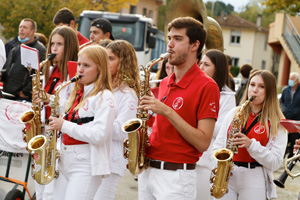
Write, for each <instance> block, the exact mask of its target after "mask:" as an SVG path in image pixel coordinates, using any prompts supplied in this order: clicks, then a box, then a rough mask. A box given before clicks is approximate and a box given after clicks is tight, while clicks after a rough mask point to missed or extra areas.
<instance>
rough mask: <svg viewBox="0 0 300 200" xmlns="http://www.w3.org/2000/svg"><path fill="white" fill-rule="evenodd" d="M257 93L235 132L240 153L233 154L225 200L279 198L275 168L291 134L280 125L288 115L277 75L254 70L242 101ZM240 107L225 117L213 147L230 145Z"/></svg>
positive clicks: (235, 143)
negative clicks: (283, 109)
mask: <svg viewBox="0 0 300 200" xmlns="http://www.w3.org/2000/svg"><path fill="white" fill-rule="evenodd" d="M253 96H254V97H255V98H254V100H253V101H252V102H250V105H248V106H247V107H245V109H244V111H243V113H242V118H243V121H244V124H243V125H242V130H241V132H239V133H235V135H234V139H233V144H234V145H238V153H237V154H235V155H234V156H233V163H234V164H233V170H232V171H231V173H232V174H231V176H230V178H229V183H228V190H229V191H228V193H226V194H225V195H224V196H223V197H222V198H221V199H222V200H224V199H225V200H238V199H242V200H250V199H251V200H252V199H274V198H276V187H275V184H274V183H273V171H275V170H277V169H278V168H279V167H280V165H281V164H282V161H283V156H284V152H285V148H286V144H287V134H286V131H285V130H284V128H283V127H282V126H281V125H280V124H279V121H280V120H281V119H283V118H284V116H283V114H282V112H281V110H280V108H279V103H278V100H277V89H276V79H275V77H274V75H273V74H271V73H270V72H268V71H266V70H257V71H255V72H252V74H251V75H250V78H249V82H248V84H247V89H246V92H245V94H244V97H243V99H242V101H241V103H244V102H245V101H246V100H247V99H249V98H250V97H253ZM239 108H240V107H237V109H238V110H239ZM237 109H236V108H234V109H232V110H231V111H230V112H229V113H228V115H227V116H226V117H225V120H224V121H223V123H222V126H221V129H220V131H219V134H218V136H217V138H216V140H215V142H214V145H213V150H215V149H219V148H224V147H225V146H226V143H227V135H228V133H229V131H230V124H231V121H232V119H233V116H234V115H235V113H236V112H237Z"/></svg>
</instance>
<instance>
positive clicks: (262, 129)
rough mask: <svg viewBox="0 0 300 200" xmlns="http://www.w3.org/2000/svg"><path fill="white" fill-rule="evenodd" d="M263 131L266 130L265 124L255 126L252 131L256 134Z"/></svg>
mask: <svg viewBox="0 0 300 200" xmlns="http://www.w3.org/2000/svg"><path fill="white" fill-rule="evenodd" d="M265 131H266V128H265V126H261V125H257V126H256V127H255V128H254V132H255V133H256V134H263V133H264V132H265Z"/></svg>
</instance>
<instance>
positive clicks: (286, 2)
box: [263, 0, 300, 15]
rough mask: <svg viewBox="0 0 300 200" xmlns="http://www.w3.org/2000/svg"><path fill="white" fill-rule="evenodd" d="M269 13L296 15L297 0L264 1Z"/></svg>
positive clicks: (299, 2)
mask: <svg viewBox="0 0 300 200" xmlns="http://www.w3.org/2000/svg"><path fill="white" fill-rule="evenodd" d="M263 5H266V6H267V9H268V11H269V12H278V11H283V12H284V13H287V14H289V15H296V14H297V13H299V11H300V1H299V0H264V2H263Z"/></svg>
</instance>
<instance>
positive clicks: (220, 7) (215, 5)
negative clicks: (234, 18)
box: [205, 1, 234, 17]
mask: <svg viewBox="0 0 300 200" xmlns="http://www.w3.org/2000/svg"><path fill="white" fill-rule="evenodd" d="M205 6H206V10H207V14H208V15H209V16H212V17H218V16H221V15H230V14H231V13H232V12H233V10H234V7H233V6H232V5H231V4H227V5H226V4H225V3H223V2H221V1H216V2H212V1H208V2H207V3H206V4H205Z"/></svg>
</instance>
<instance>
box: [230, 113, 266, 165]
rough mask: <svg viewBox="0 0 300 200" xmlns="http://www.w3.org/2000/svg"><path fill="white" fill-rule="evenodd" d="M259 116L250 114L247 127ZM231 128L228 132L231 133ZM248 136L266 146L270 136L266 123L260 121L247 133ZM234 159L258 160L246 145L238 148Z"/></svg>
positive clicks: (243, 160) (244, 160)
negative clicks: (261, 123) (262, 123)
mask: <svg viewBox="0 0 300 200" xmlns="http://www.w3.org/2000/svg"><path fill="white" fill-rule="evenodd" d="M256 116H257V114H251V113H250V114H249V118H248V121H247V124H246V129H247V128H248V127H249V126H250V124H251V123H252V122H253V121H254V119H255V117H256ZM269 127H270V122H269ZM229 131H230V129H228V133H229ZM247 137H248V138H249V139H252V138H254V139H255V140H256V141H258V142H260V144H261V145H262V146H266V145H267V143H268V141H269V137H268V134H267V127H266V126H264V125H260V124H259V123H258V122H257V123H256V124H255V125H254V126H253V127H252V128H251V130H250V131H249V132H248V133H247ZM233 161H237V162H256V160H254V159H253V158H252V157H251V156H250V154H249V152H248V150H247V148H246V147H244V148H239V149H238V153H237V154H235V155H234V156H233Z"/></svg>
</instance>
